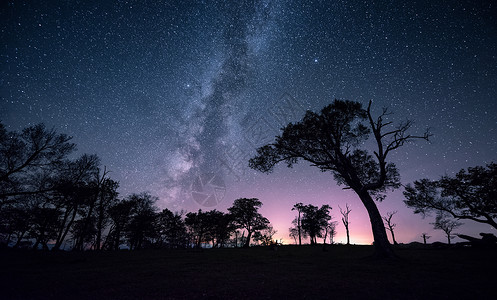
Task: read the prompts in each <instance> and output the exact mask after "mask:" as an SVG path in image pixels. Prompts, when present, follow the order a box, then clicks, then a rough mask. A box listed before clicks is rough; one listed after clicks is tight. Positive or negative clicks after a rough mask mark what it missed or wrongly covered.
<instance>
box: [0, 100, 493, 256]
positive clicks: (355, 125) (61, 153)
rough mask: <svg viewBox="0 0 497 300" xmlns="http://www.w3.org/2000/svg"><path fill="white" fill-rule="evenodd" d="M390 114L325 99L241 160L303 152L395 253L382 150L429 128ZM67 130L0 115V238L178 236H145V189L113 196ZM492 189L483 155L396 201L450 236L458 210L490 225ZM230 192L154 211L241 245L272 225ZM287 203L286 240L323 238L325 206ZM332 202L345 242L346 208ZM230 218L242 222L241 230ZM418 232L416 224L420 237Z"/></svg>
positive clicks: (288, 160)
mask: <svg viewBox="0 0 497 300" xmlns="http://www.w3.org/2000/svg"><path fill="white" fill-rule="evenodd" d="M391 114H392V113H391V112H390V111H389V110H388V109H386V108H384V109H383V110H382V111H381V112H380V113H379V114H378V115H376V116H375V115H374V113H373V111H372V102H371V101H370V102H369V104H368V106H367V108H363V107H362V104H361V103H359V102H355V101H348V100H334V101H333V102H332V103H331V104H330V105H327V106H325V107H324V108H323V109H322V110H321V111H320V112H312V111H308V112H307V113H306V114H305V116H304V117H303V118H302V120H301V121H299V122H295V123H289V124H288V125H287V126H285V127H284V128H282V132H281V134H280V135H279V136H277V137H276V138H275V140H274V142H272V143H269V144H267V145H264V146H262V147H260V148H258V149H257V154H256V155H255V156H254V157H252V158H251V159H250V160H249V166H250V167H251V168H253V169H255V170H258V171H261V172H264V173H271V172H272V170H273V169H274V167H275V166H276V165H278V164H279V163H285V164H286V165H287V166H288V167H292V166H293V165H294V164H296V163H298V162H299V161H306V162H308V163H310V164H311V166H314V167H317V168H318V169H319V170H320V171H322V172H331V173H332V174H333V176H334V179H335V181H336V182H337V183H338V184H339V185H343V186H344V188H345V189H350V190H352V191H354V192H355V193H356V195H357V196H358V198H359V200H360V201H361V203H362V204H363V205H364V207H365V208H366V210H367V212H368V216H369V220H370V222H371V229H372V233H373V238H374V246H375V254H374V255H375V256H377V257H384V258H391V257H395V256H396V255H395V253H394V251H393V249H392V247H391V244H390V242H389V240H388V237H387V233H386V230H387V229H388V230H389V231H390V233H391V235H392V240H393V243H395V237H394V227H395V225H396V224H394V223H393V222H392V217H393V215H394V214H395V212H391V213H389V214H387V215H386V216H382V215H381V214H380V212H379V210H378V207H377V205H376V202H378V201H383V200H384V199H385V197H386V194H385V193H386V192H387V191H388V190H394V189H397V188H399V187H401V186H402V184H401V182H400V174H399V171H398V169H397V167H396V165H395V164H394V163H393V162H390V161H389V158H390V154H391V153H393V152H395V151H397V150H398V149H399V148H401V147H403V146H405V145H406V144H409V143H412V142H413V141H415V140H429V139H430V138H431V136H432V134H431V133H430V131H429V130H426V131H425V132H424V133H423V134H421V135H416V134H411V133H410V130H411V127H412V124H413V122H412V121H410V120H407V121H403V122H400V123H394V122H393V121H389V120H388V118H389V116H390V115H391ZM370 137H372V140H373V143H372V144H373V146H372V148H371V149H367V148H365V145H367V144H366V143H365V141H366V140H367V139H368V138H370ZM70 140H71V138H70V137H68V136H67V135H64V134H58V133H56V132H55V130H47V129H46V128H45V127H44V126H43V125H42V124H40V125H36V126H31V127H28V128H26V129H24V130H23V131H22V132H8V131H7V130H6V129H5V127H4V125H3V124H2V123H0V214H1V218H0V220H1V222H0V223H1V224H0V231H1V232H0V234H2V236H3V237H4V238H5V237H6V238H7V240H9V241H10V240H11V239H14V240H15V241H16V244H17V243H21V242H22V241H23V240H25V239H32V240H34V246H35V247H38V246H41V247H43V248H46V247H47V243H48V241H55V246H54V247H55V248H60V246H61V244H62V243H63V242H64V241H65V240H66V239H67V237H71V240H72V243H73V247H74V248H75V249H84V248H85V247H88V245H89V244H91V245H93V246H91V247H93V248H94V249H100V248H102V247H110V248H113V249H116V245H117V247H119V244H120V243H121V241H122V239H125V240H126V241H127V243H128V245H129V246H130V247H131V248H134V249H138V248H141V247H144V245H145V244H147V243H150V242H151V241H152V243H153V244H160V243H162V242H163V243H165V244H168V245H169V244H171V245H180V244H181V243H180V242H172V243H170V242H169V241H173V240H174V241H176V239H175V238H172V237H171V236H176V234H178V236H184V235H180V234H179V233H174V234H172V233H171V235H170V236H162V237H157V236H155V237H153V238H152V236H153V235H154V234H157V232H161V230H158V228H160V226H156V224H155V223H154V224H153V225H152V224H151V223H150V221H149V220H156V219H161V218H159V217H157V216H158V215H160V213H157V212H156V210H157V209H153V208H154V205H153V204H152V203H154V199H152V197H151V196H150V195H147V194H140V195H131V196H128V197H127V198H124V199H120V198H119V197H118V194H117V188H118V185H119V184H118V183H117V182H115V181H113V180H112V179H110V178H109V177H108V172H107V171H106V169H105V168H104V169H103V170H102V169H101V167H100V162H99V159H98V157H97V156H96V155H86V154H85V155H82V156H81V157H79V158H77V159H68V157H69V154H71V153H72V152H73V151H74V149H75V145H74V144H73V143H71V142H70ZM496 196H497V164H495V163H493V162H491V163H488V164H487V165H486V166H477V167H473V168H468V169H467V170H464V169H463V170H461V171H460V172H459V173H457V174H456V175H455V176H443V177H441V178H440V180H434V181H433V180H429V179H421V180H418V181H415V182H414V183H413V184H408V185H407V186H406V187H405V191H404V197H405V200H404V202H405V204H406V205H407V206H408V207H410V208H412V209H413V210H414V213H420V214H422V215H423V216H424V215H428V214H430V213H435V214H436V219H435V223H433V225H434V227H435V228H436V229H441V230H443V231H444V232H445V233H446V235H447V237H448V241H449V243H450V239H451V233H452V230H454V229H455V228H457V227H458V226H460V225H461V223H460V222H459V221H461V220H468V221H473V222H478V223H481V224H487V225H490V226H491V227H492V228H494V229H497V221H496V219H497V201H496V199H497V197H496ZM242 199H245V198H242ZM238 200H240V201H238ZM238 200H235V203H234V206H233V207H232V208H230V209H229V213H228V214H227V215H229V217H228V216H225V214H224V213H222V212H217V211H211V212H202V211H199V212H197V213H187V214H185V215H184V216H183V214H182V213H172V212H165V213H164V217H163V219H165V220H169V219H174V220H177V222H176V223H178V224H180V225H178V224H176V225H177V226H178V228H180V227H181V228H186V232H187V233H188V236H189V240H188V243H187V244H195V245H197V246H198V245H199V244H201V243H203V242H205V241H206V240H207V241H209V242H212V244H213V245H214V246H223V245H225V244H226V241H227V240H228V233H231V234H234V237H235V240H236V243H237V244H238V242H239V240H238V239H239V238H240V239H241V240H243V242H242V244H243V245H244V246H248V245H249V244H250V241H251V239H252V238H253V239H258V240H259V239H260V241H267V236H268V235H270V233H271V232H274V230H273V229H271V228H270V226H269V222H268V221H267V219H265V218H264V217H262V216H260V214H259V215H258V212H257V209H258V208H259V207H260V206H261V205H262V203H260V201H259V200H258V199H245V200H244V201H241V199H238ZM237 201H238V202H237ZM293 209H294V210H296V211H297V212H298V215H297V217H296V219H295V220H294V222H293V227H292V228H290V233H291V236H292V237H294V238H295V241H296V238H297V237H298V240H299V244H301V239H302V238H303V237H307V236H308V237H309V238H310V242H311V244H315V243H317V241H316V238H322V237H324V238H326V237H327V236H330V238H332V236H333V230H334V229H335V228H333V227H332V225H330V220H331V217H330V215H329V211H330V210H331V207H329V206H327V205H325V206H322V207H321V208H318V207H316V206H313V205H311V204H308V205H304V204H302V203H297V204H296V205H295V206H294V207H293ZM340 211H341V214H342V222H343V224H344V226H345V228H346V231H347V243H349V233H348V232H349V230H348V225H349V221H348V214H349V213H350V209H349V207H346V208H345V209H343V210H342V209H340ZM241 212H247V213H248V212H250V214H248V216H251V217H248V216H247V215H244V216H242V214H241ZM206 213H207V214H210V215H209V216H208V218H209V219H216V220H218V223H221V224H227V225H226V226H223V228H224V229H223V230H220V229H219V228H218V229H213V227H209V226H207V225H205V226H204V225H202V224H204V221H205V220H204V217H205V216H204V214H206ZM171 214H172V217H171ZM166 216H168V217H166ZM168 218H169V219H168ZM225 218H226V219H225ZM230 218H232V219H230ZM179 220H181V222H179ZM164 222H165V223H164V224H168V222H169V221H167V222H166V221H164ZM182 222H183V223H184V227H182V226H183V225H181V224H182ZM205 222H206V221H205ZM385 222H386V224H385ZM152 223H153V222H152ZM176 225H175V226H176ZM228 225H229V226H228ZM133 227H136V228H140V230H139V231H137V232H134V233H132V232H131V231H130V228H133ZM232 228H237V229H239V230H240V229H243V233H242V235H241V236H240V235H239V234H240V232H239V231H236V230H235V231H233V230H232ZM164 230H165V229H164ZM164 230H163V231H164ZM178 230H179V229H178ZM166 231H168V230H165V232H166ZM152 232H153V234H152ZM178 232H179V231H178ZM263 232H264V233H263ZM245 233H246V235H245ZM104 234H105V239H104V237H103V236H104ZM427 238H428V236H427V235H426V234H423V239H424V240H425V241H426V239H427ZM244 239H245V240H244ZM183 241H184V240H183ZM109 244H111V245H112V246H109ZM178 247H179V246H178Z"/></svg>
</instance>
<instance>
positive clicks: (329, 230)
mask: <svg viewBox="0 0 497 300" xmlns="http://www.w3.org/2000/svg"><path fill="white" fill-rule="evenodd" d="M337 224H338V222H337V221H331V220H330V221H328V224H327V225H326V227H325V233H324V237H323V244H326V237H327V236H328V235H329V236H330V244H333V243H334V241H333V239H334V238H335V235H336V234H337V229H336V228H337Z"/></svg>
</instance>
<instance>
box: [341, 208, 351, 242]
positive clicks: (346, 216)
mask: <svg viewBox="0 0 497 300" xmlns="http://www.w3.org/2000/svg"><path fill="white" fill-rule="evenodd" d="M338 208H340V213H341V214H342V223H343V226H345V232H346V233H347V245H350V235H349V225H350V222H349V214H350V212H351V211H352V210H351V209H350V207H349V205H348V204H345V209H344V210H343V209H342V208H341V207H340V206H338Z"/></svg>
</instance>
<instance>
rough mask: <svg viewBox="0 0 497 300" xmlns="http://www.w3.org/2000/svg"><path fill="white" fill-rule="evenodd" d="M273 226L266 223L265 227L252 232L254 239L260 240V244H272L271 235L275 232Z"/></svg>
mask: <svg viewBox="0 0 497 300" xmlns="http://www.w3.org/2000/svg"><path fill="white" fill-rule="evenodd" d="M276 232H277V231H276V230H274V228H273V226H271V225H268V226H267V228H265V229H263V230H261V231H257V232H255V233H254V241H257V242H260V243H261V245H262V246H269V245H272V244H274V243H275V242H274V241H273V236H274V235H275V234H276Z"/></svg>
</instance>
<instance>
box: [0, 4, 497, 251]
mask: <svg viewBox="0 0 497 300" xmlns="http://www.w3.org/2000/svg"><path fill="white" fill-rule="evenodd" d="M349 2H351V1H243V4H240V3H237V4H236V5H235V4H233V3H231V2H229V1H226V2H223V1H167V3H166V1H36V2H32V3H31V2H29V3H26V2H24V1H4V2H2V8H1V18H0V20H1V21H0V22H1V23H0V24H1V50H0V55H1V56H0V57H1V60H0V64H1V65H0V66H1V74H0V96H1V99H0V119H1V120H2V121H3V122H4V123H5V125H6V126H7V128H9V129H11V130H18V129H21V128H24V127H26V126H29V125H31V124H36V123H39V122H44V123H45V124H46V125H47V126H49V127H52V126H53V127H55V128H56V129H57V130H58V131H60V132H63V133H67V134H70V135H72V136H74V141H75V142H76V143H77V144H78V149H79V153H85V152H86V153H97V154H98V155H99V156H100V157H101V158H102V164H103V165H106V166H107V168H108V169H110V170H111V171H112V173H111V174H112V175H111V176H112V177H113V178H114V179H116V180H118V181H120V183H121V188H120V191H121V194H122V195H126V194H128V193H131V192H141V191H150V192H151V193H152V194H153V195H156V196H158V197H159V198H160V205H161V206H164V207H166V206H167V207H169V208H171V209H176V210H180V209H186V210H196V209H198V208H218V209H221V210H223V209H225V208H226V207H229V206H230V205H231V203H232V201H233V200H234V199H235V198H238V197H259V198H260V199H261V201H262V202H263V203H264V210H263V212H265V214H266V215H267V216H268V218H269V219H270V221H272V222H273V223H275V225H276V227H277V229H278V230H279V235H280V236H281V237H282V238H288V237H287V232H286V231H287V227H289V226H290V222H291V220H292V212H291V211H290V208H291V206H292V205H293V204H294V203H295V202H304V203H314V204H322V203H329V204H330V205H331V206H332V207H333V208H334V215H335V217H336V218H337V219H338V215H339V214H338V206H337V205H338V204H340V205H342V206H343V205H344V203H345V202H349V203H351V204H352V206H353V213H352V214H351V216H352V215H354V214H355V218H357V219H356V220H354V219H353V220H352V222H355V223H356V224H357V226H358V228H357V229H356V230H357V232H361V234H362V236H364V237H363V238H359V237H358V238H357V241H356V242H368V239H371V237H370V233H368V230H369V228H368V227H367V217H366V214H365V212H364V209H363V208H362V207H361V205H360V202H359V200H358V199H356V198H355V197H354V195H350V194H348V193H347V192H344V191H342V190H341V189H340V188H339V187H336V185H335V184H334V182H333V180H332V176H330V175H329V174H321V173H320V172H319V171H318V170H315V169H312V168H309V167H306V166H305V165H302V166H298V167H297V168H294V169H285V168H284V167H283V166H282V167H281V168H280V169H277V171H276V173H275V174H273V175H264V174H257V173H255V172H254V171H252V170H250V169H248V167H247V160H248V158H249V157H250V156H251V155H253V154H254V153H255V148H256V147H257V146H260V145H262V144H264V143H266V142H270V141H271V138H272V137H273V136H274V135H276V134H277V133H278V128H279V127H281V126H282V125H284V124H285V123H286V122H288V121H292V120H296V119H298V118H299V117H300V116H301V115H303V113H304V111H305V110H306V109H312V110H318V109H320V108H322V107H323V106H324V105H326V104H328V103H330V102H331V101H332V100H333V99H335V98H339V99H349V100H357V101H361V102H363V103H364V104H367V101H369V100H370V99H371V100H373V103H374V108H375V111H376V112H378V111H380V110H381V107H383V106H388V107H390V108H391V110H392V111H393V112H395V115H393V116H392V118H393V119H394V120H403V119H406V118H409V119H413V120H415V121H416V126H415V128H414V130H418V131H423V130H424V128H426V127H430V128H432V132H433V133H434V137H433V142H432V143H417V144H416V145H409V146H406V147H405V148H403V149H401V150H400V151H399V152H398V153H396V154H395V155H393V156H392V157H391V159H392V161H393V162H395V163H397V165H398V166H399V169H400V173H401V176H402V179H403V180H402V181H403V182H404V183H408V182H412V181H413V180H415V179H419V178H422V177H430V178H437V177H438V176H440V175H443V174H446V173H447V174H452V173H453V172H455V171H457V170H459V169H461V168H466V167H468V166H475V165H483V164H485V163H488V162H490V161H495V160H496V153H497V132H496V129H497V101H496V95H497V84H496V83H497V18H496V16H497V9H496V5H495V4H492V3H491V1H476V2H477V3H474V2H475V1H374V3H372V2H371V1H353V3H349ZM213 177H215V178H216V181H215V182H214V185H213V186H210V188H212V189H213V192H212V193H213V194H216V195H217V196H216V197H217V198H216V201H220V203H219V204H217V205H216V206H210V207H206V205H199V202H201V201H202V200H201V199H200V198H197V199H195V198H194V197H192V190H193V192H195V191H196V189H198V184H199V181H202V180H206V178H211V179H212V178H213ZM199 199H200V200H199ZM204 204H205V203H204ZM380 210H381V211H382V213H386V211H390V210H399V219H401V218H402V220H403V221H404V224H402V223H401V222H400V221H399V226H398V228H399V229H398V230H399V239H400V240H404V241H410V240H415V239H419V233H420V232H423V231H424V232H427V231H430V230H431V225H429V221H430V220H421V219H420V218H419V216H413V215H412V213H411V211H410V210H408V209H407V208H405V207H404V205H403V203H402V195H401V193H400V192H396V193H393V194H392V195H391V196H389V197H387V199H386V200H385V201H384V203H381V204H380ZM365 218H366V220H365ZM360 226H362V227H360ZM363 227H364V228H363ZM470 227H471V226H469V224H468V227H467V228H470ZM471 228H472V227H471ZM461 230H463V229H461ZM468 230H469V229H468ZM369 232H370V231H369ZM340 234H341V232H340V230H339V236H340ZM358 235H360V234H359V233H358Z"/></svg>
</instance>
